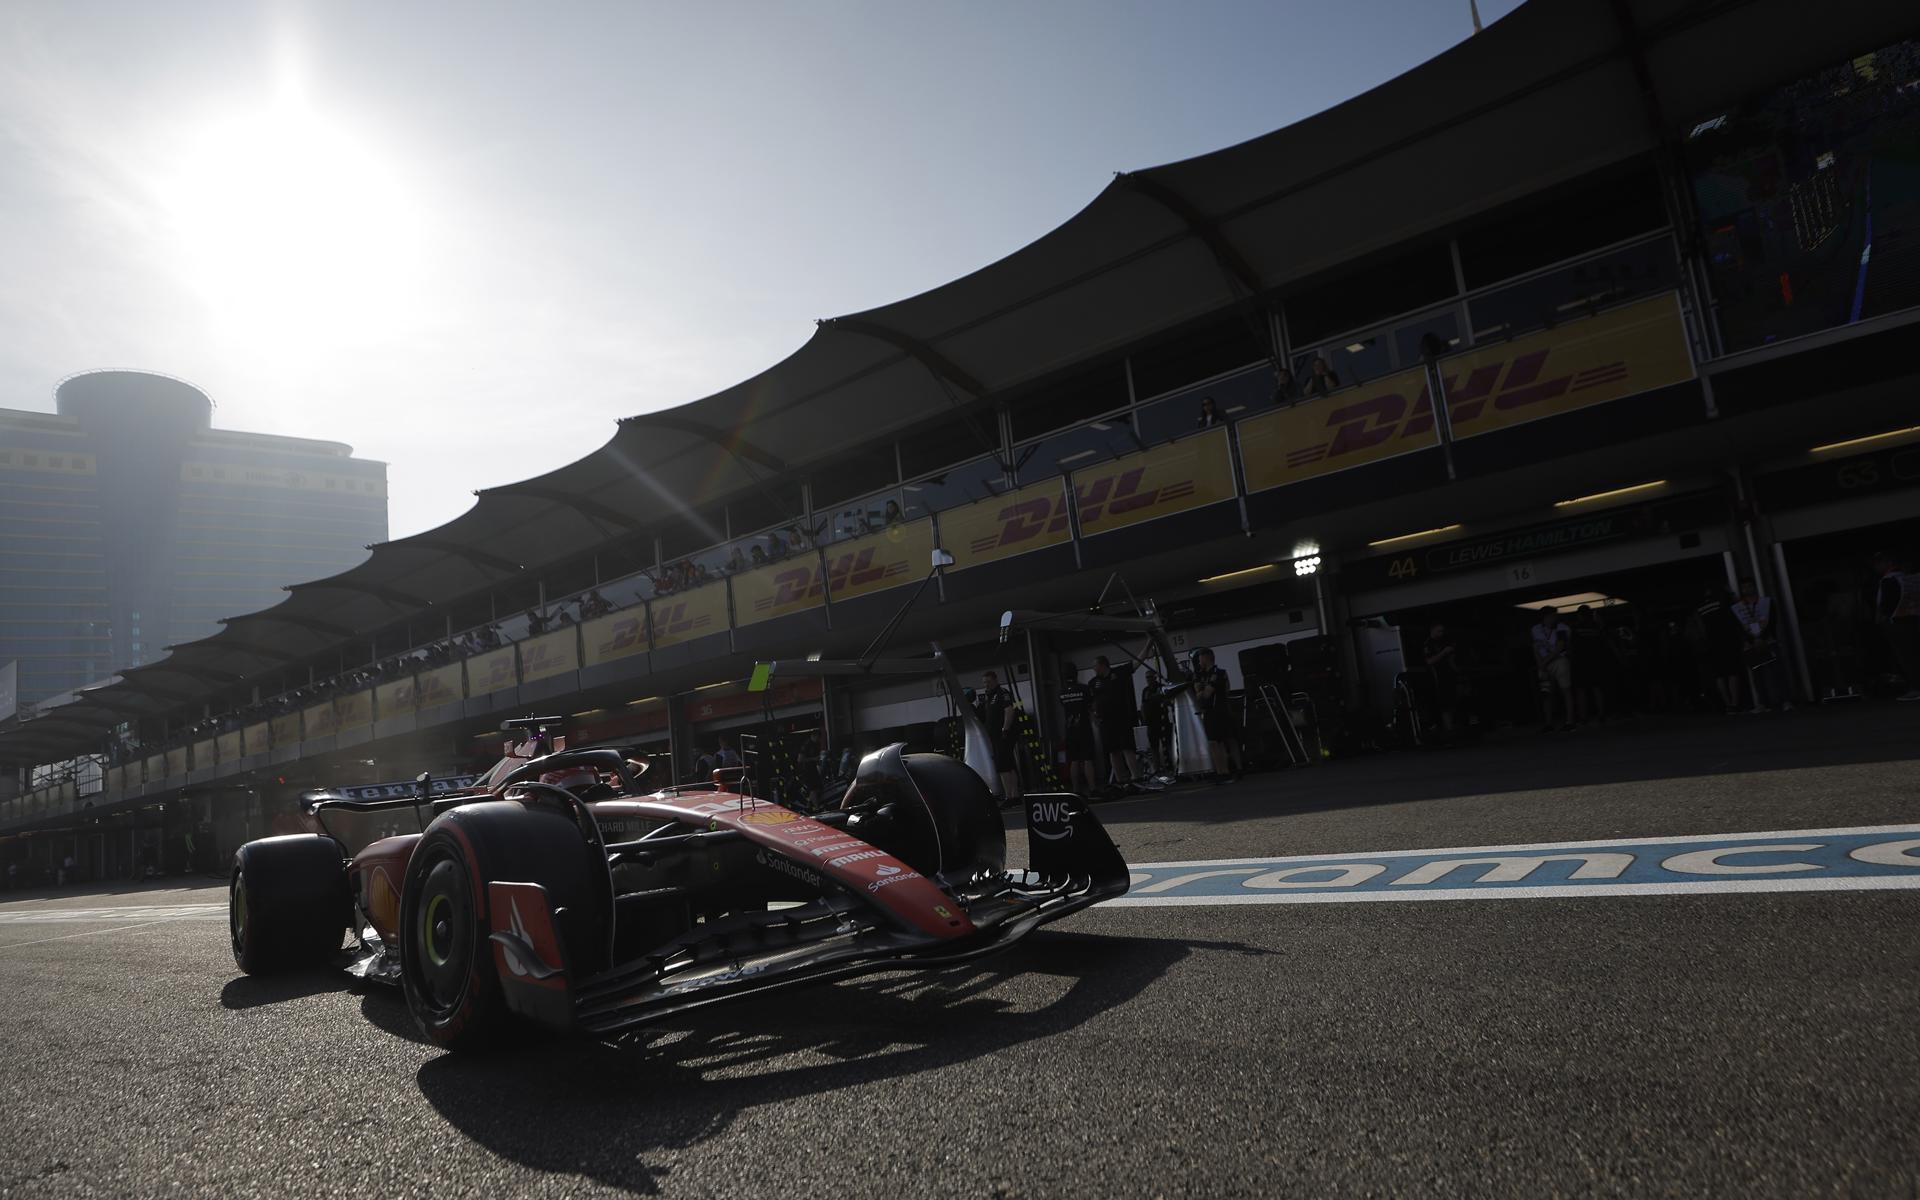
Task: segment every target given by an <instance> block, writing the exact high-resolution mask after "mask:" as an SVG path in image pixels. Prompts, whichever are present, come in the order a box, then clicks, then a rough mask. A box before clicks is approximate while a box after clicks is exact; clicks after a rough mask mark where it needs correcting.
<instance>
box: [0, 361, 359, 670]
mask: <svg viewBox="0 0 1920 1200" xmlns="http://www.w3.org/2000/svg"><path fill="white" fill-rule="evenodd" d="M55 409H56V410H55V411H54V412H52V413H46V412H30V411H21V410H18V409H0V666H3V665H4V664H6V663H7V662H9V661H14V660H17V661H18V662H19V697H18V699H19V702H20V703H21V704H23V705H25V704H31V703H34V702H36V701H38V700H41V699H44V698H46V697H48V696H52V695H58V694H60V693H62V692H67V691H71V690H72V689H74V688H77V687H82V686H84V685H86V684H89V683H93V682H96V681H98V680H101V679H104V678H106V677H107V676H109V675H111V674H112V673H113V672H115V671H117V670H120V669H121V668H123V667H129V666H137V665H139V664H141V663H146V662H152V661H153V660H154V659H156V658H159V657H160V656H161V654H162V652H163V651H164V649H165V647H167V646H169V645H173V644H176V643H181V642H187V641H192V640H193V639H195V638H200V637H204V636H206V635H208V634H210V633H213V632H215V631H217V630H218V628H219V622H220V619H221V618H222V617H230V616H235V615H237V614H240V613H245V612H251V611H253V610H254V609H257V608H260V607H261V606H263V605H270V604H273V603H276V602H277V601H279V600H280V599H281V598H282V592H281V589H282V588H283V587H284V586H285V585H287V584H290V583H298V582H300V581H302V580H307V579H317V578H320V577H322V576H326V575H331V574H334V573H335V572H337V571H340V570H343V569H345V568H347V567H350V566H353V565H354V564H356V563H358V562H360V561H361V560H362V559H363V558H365V557H366V547H367V546H368V545H369V544H370V543H373V542H379V541H384V540H386V536H387V480H386V464H384V463H378V462H370V461H368V460H366V459H360V458H355V457H353V448H352V447H351V446H347V445H344V444H342V443H340V442H322V441H313V440H310V439H307V438H291V437H276V436H273V435H270V434H258V433H239V432H234V431H230V430H224V429H215V428H213V423H212V417H213V402H212V401H211V400H209V399H208V398H207V395H206V393H204V392H202V391H200V390H199V389H198V388H195V387H193V386H191V385H190V384H186V383H183V382H181V381H180V380H177V379H170V378H168V377H166V376H164V375H152V374H146V373H143V372H138V371H94V372H89V373H87V374H83V375H75V376H73V377H71V378H69V379H67V380H66V381H64V382H63V383H61V384H60V386H59V387H58V388H57V389H56V391H55Z"/></svg>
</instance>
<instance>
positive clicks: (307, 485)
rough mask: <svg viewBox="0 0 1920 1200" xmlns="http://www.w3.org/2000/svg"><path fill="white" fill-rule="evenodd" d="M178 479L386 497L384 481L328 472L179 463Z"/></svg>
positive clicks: (208, 463) (205, 463)
mask: <svg viewBox="0 0 1920 1200" xmlns="http://www.w3.org/2000/svg"><path fill="white" fill-rule="evenodd" d="M180 479H181V481H182V482H184V483H224V484H238V485H240V486H243V487H262V488H277V489H280V490H283V491H294V492H336V493H340V494H343V495H349V496H384V495H386V494H387V483H386V480H384V479H370V478H368V477H366V476H364V475H337V474H334V473H332V472H328V471H301V470H296V469H294V468H291V467H247V466H241V465H239V464H237V463H210V462H188V463H181V464H180Z"/></svg>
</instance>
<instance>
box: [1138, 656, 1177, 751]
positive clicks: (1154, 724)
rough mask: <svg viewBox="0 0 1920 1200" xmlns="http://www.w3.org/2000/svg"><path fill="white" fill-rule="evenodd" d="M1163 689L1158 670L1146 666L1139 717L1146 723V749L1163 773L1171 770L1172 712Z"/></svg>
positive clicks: (1163, 685) (1164, 686)
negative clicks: (1145, 678) (1145, 679)
mask: <svg viewBox="0 0 1920 1200" xmlns="http://www.w3.org/2000/svg"><path fill="white" fill-rule="evenodd" d="M1165 689H1166V683H1165V682H1164V681H1163V680H1162V679H1161V678H1160V672H1158V671H1156V670H1154V669H1153V668H1152V667H1148V668H1147V681H1146V683H1144V684H1142V685H1141V687H1140V717H1141V719H1142V720H1144V721H1145V722H1146V723H1147V751H1148V753H1150V754H1151V755H1152V756H1153V765H1154V767H1155V768H1157V770H1158V772H1159V773H1160V774H1163V775H1164V774H1171V773H1172V772H1173V720H1172V717H1173V713H1172V710H1171V709H1170V708H1169V707H1168V705H1167V693H1166V690H1165Z"/></svg>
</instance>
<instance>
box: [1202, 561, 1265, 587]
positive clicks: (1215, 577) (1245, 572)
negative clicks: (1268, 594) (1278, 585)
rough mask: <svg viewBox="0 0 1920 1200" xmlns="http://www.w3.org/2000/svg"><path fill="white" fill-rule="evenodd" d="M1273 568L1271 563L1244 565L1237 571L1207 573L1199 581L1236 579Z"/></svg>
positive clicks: (1211, 581) (1212, 581)
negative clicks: (1252, 565)
mask: <svg viewBox="0 0 1920 1200" xmlns="http://www.w3.org/2000/svg"><path fill="white" fill-rule="evenodd" d="M1273 568H1274V564H1273V563H1261V564H1260V565H1259V566H1257V567H1246V568H1244V569H1242V570H1238V571H1227V572H1225V573H1223V574H1220V575H1209V576H1207V577H1206V578H1205V579H1202V580H1201V581H1200V582H1201V583H1219V582H1220V581H1221V580H1222V579H1238V578H1240V577H1241V576H1243V575H1258V574H1261V573H1262V572H1265V571H1271V570H1273Z"/></svg>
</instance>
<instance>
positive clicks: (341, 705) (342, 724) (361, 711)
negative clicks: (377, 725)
mask: <svg viewBox="0 0 1920 1200" xmlns="http://www.w3.org/2000/svg"><path fill="white" fill-rule="evenodd" d="M333 720H334V724H335V726H336V727H338V728H340V729H359V728H361V727H363V726H366V725H371V724H373V689H372V688H368V689H367V690H366V691H364V692H353V693H351V694H349V695H345V696H335V697H334V698H333Z"/></svg>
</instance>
